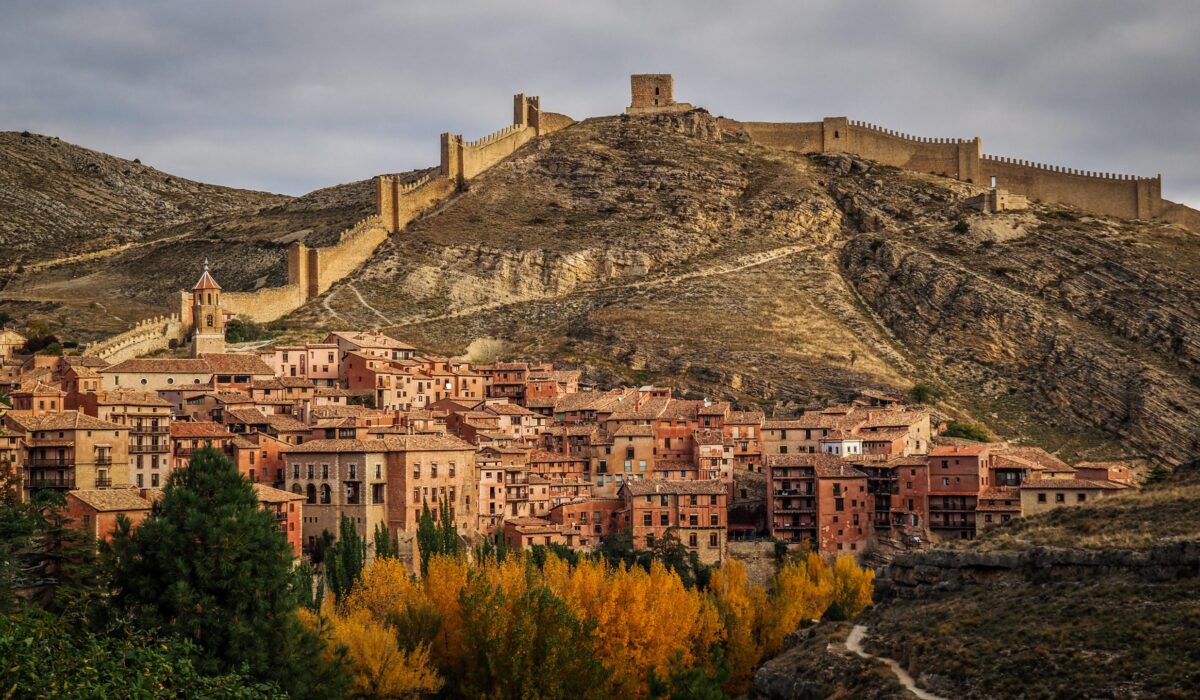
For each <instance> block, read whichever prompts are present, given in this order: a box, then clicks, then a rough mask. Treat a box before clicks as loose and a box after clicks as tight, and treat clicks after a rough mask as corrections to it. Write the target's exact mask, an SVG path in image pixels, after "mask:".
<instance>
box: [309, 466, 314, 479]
mask: <svg viewBox="0 0 1200 700" xmlns="http://www.w3.org/2000/svg"><path fill="white" fill-rule="evenodd" d="M308 478H310V479H311V478H313V465H311V464H310V465H308Z"/></svg>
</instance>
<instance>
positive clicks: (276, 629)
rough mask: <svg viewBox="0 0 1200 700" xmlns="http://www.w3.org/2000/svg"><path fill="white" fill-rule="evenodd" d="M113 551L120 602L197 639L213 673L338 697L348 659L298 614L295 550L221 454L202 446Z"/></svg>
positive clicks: (147, 622) (198, 662)
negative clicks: (330, 649)
mask: <svg viewBox="0 0 1200 700" xmlns="http://www.w3.org/2000/svg"><path fill="white" fill-rule="evenodd" d="M106 557H107V559H108V561H109V563H110V566H111V570H112V576H113V586H114V591H113V602H114V603H115V604H116V605H117V606H118V607H120V608H124V609H125V610H126V611H128V612H129V613H131V614H133V615H134V616H135V617H136V618H137V619H139V620H140V622H141V623H142V624H143V626H145V627H148V628H159V629H162V630H164V631H166V632H168V633H170V634H174V635H177V636H179V637H182V638H184V639H187V640H189V641H191V642H192V643H193V644H194V645H195V653H194V654H193V661H194V664H195V666H196V668H197V670H199V671H200V672H201V673H204V674H206V675H218V674H225V673H230V672H234V671H238V670H241V669H245V670H246V671H247V672H248V673H249V674H250V675H251V676H252V677H254V678H257V679H261V680H265V681H272V682H274V683H276V684H278V686H279V687H280V688H281V689H283V690H284V691H285V692H287V693H288V694H289V695H290V696H292V697H309V698H314V697H315V698H320V697H339V696H341V694H342V693H343V691H344V689H345V687H346V683H347V681H348V677H347V672H346V669H345V666H344V663H343V662H342V661H341V657H340V656H339V655H338V654H337V653H334V654H325V653H324V651H325V650H324V646H323V644H322V642H321V640H320V639H319V638H318V637H317V636H316V635H314V634H313V633H312V632H310V631H309V630H308V629H307V628H305V627H304V626H303V625H302V624H301V623H300V621H299V619H298V617H297V614H296V612H297V608H298V606H299V604H300V602H301V595H300V591H299V590H298V588H299V586H298V582H297V577H296V576H295V575H294V572H293V563H294V558H293V555H292V550H291V547H290V545H289V544H288V542H287V539H286V537H285V536H284V534H283V533H282V532H280V530H279V527H278V525H277V524H276V522H275V519H274V517H273V515H272V514H270V513H268V512H267V511H265V510H263V509H262V508H260V507H259V503H258V499H257V498H256V496H255V493H254V489H253V487H252V486H251V484H250V482H249V481H247V480H246V479H245V478H243V477H242V476H241V475H240V474H238V472H237V468H236V466H234V464H233V462H232V461H230V459H229V458H228V457H226V456H225V455H224V454H223V453H221V452H220V451H218V450H215V449H212V448H204V449H200V450H197V451H196V452H195V453H194V454H193V455H192V460H191V464H190V465H189V466H188V467H186V468H184V469H179V470H176V471H174V472H172V473H171V475H170V476H169V477H168V479H167V483H166V486H165V488H164V489H163V494H162V498H161V499H160V500H159V501H158V502H157V503H156V504H155V505H154V507H153V508H152V509H151V512H150V515H149V517H147V518H146V520H144V521H143V522H142V523H141V525H140V526H139V527H138V528H137V529H136V530H134V529H132V528H131V527H130V525H129V522H128V521H127V520H124V519H121V521H120V522H119V526H118V530H117V532H116V533H115V535H114V537H113V540H112V544H111V546H110V547H108V548H107V551H106Z"/></svg>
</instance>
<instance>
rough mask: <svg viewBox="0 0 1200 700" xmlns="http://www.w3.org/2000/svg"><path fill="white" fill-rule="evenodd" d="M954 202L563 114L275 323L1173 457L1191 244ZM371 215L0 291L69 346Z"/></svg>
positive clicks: (295, 208) (276, 267)
mask: <svg viewBox="0 0 1200 700" xmlns="http://www.w3.org/2000/svg"><path fill="white" fill-rule="evenodd" d="M122 162H123V161H122ZM21 167H24V166H21ZM976 191H978V189H977V188H974V187H973V186H971V185H969V184H967V183H962V182H958V181H955V180H950V179H946V178H940V177H935V176H931V175H922V174H917V173H911V172H902V171H899V170H896V169H894V168H889V167H884V166H880V165H878V164H875V163H872V162H869V161H865V160H861V159H856V158H852V157H849V156H845V155H832V156H825V155H814V156H809V155H801V154H795V153H791V152H784V151H778V150H773V149H769V148H765V147H762V146H758V145H755V144H751V143H748V142H746V141H745V140H743V139H742V138H741V137H739V136H738V135H736V134H728V133H724V132H722V131H721V130H720V129H719V128H718V126H717V121H716V120H715V119H712V118H711V117H710V116H708V115H707V113H705V112H703V111H697V112H691V113H686V114H679V115H660V116H655V117H640V118H628V117H603V118H597V119H589V120H586V121H584V122H581V123H579V124H576V125H574V126H571V127H569V128H567V129H564V130H562V131H559V132H556V133H554V134H552V135H550V136H548V137H544V138H541V139H538V140H537V141H535V142H534V143H531V144H530V145H529V146H527V147H525V148H523V149H521V150H520V151H518V152H517V153H515V154H514V155H513V156H512V157H510V158H508V159H507V160H505V161H503V162H502V163H500V164H499V165H497V166H496V167H494V168H492V169H491V170H489V171H488V172H486V173H484V174H483V175H482V176H480V177H478V178H476V179H475V180H472V181H471V182H470V184H469V187H468V189H467V191H465V192H462V193H459V194H457V195H455V196H453V197H451V198H450V199H449V200H447V201H446V202H444V203H443V204H441V205H440V206H439V207H438V208H436V209H435V210H433V211H431V212H429V213H428V214H426V215H425V216H424V217H423V218H421V219H419V220H418V221H416V222H414V223H413V224H411V225H410V226H409V227H408V228H407V229H405V230H404V231H402V232H401V233H399V234H398V235H396V236H394V237H392V238H391V239H390V240H389V241H387V242H386V243H384V245H383V246H382V247H381V248H380V249H379V250H378V251H377V254H376V255H375V257H374V258H373V259H372V260H370V261H369V262H368V263H366V264H365V265H363V266H362V267H361V268H359V269H358V270H357V271H355V272H354V273H353V274H352V275H350V276H349V277H348V278H347V279H346V280H344V281H343V282H342V283H340V284H337V285H335V286H334V287H333V288H331V289H330V290H329V291H328V292H327V293H326V294H325V295H323V296H322V297H320V298H318V299H317V300H315V301H314V302H312V303H311V304H309V305H308V306H306V307H304V308H302V309H300V310H298V311H297V312H295V313H294V314H292V315H291V316H289V317H287V318H285V319H283V321H282V322H281V323H280V324H279V326H280V327H281V328H284V329H286V331H287V332H286V333H285V335H284V336H283V338H282V339H284V340H303V339H312V338H316V337H318V336H320V335H321V334H323V333H324V332H325V331H327V330H330V329H334V328H338V329H340V328H346V327H374V328H380V329H383V330H385V331H387V332H389V333H392V334H393V335H396V336H397V337H401V338H404V339H406V340H407V341H409V342H411V343H413V344H415V345H418V346H420V347H422V348H424V349H427V350H429V351H431V352H438V353H445V354H451V355H458V354H462V353H463V352H464V351H465V349H466V348H467V347H468V346H469V345H470V343H471V342H473V341H474V340H476V339H478V338H483V337H491V338H497V339H499V340H500V341H501V344H502V346H503V347H505V348H506V351H505V355H506V356H509V357H527V358H533V359H549V360H553V361H556V362H559V363H563V364H567V365H571V366H579V367H583V368H585V369H587V370H588V371H589V373H590V374H591V376H592V377H593V378H595V379H597V380H598V381H600V382H601V383H609V382H634V383H647V382H655V383H659V384H665V385H670V386H673V387H675V388H676V389H678V390H680V391H681V392H684V393H704V394H707V395H709V396H713V397H727V398H731V399H734V400H737V401H740V402H743V403H753V404H758V405H762V406H763V407H764V408H766V409H767V410H768V411H775V412H786V411H788V410H791V409H794V408H797V407H800V406H814V405H819V404H824V403H828V402H833V401H838V400H844V399H846V398H848V397H849V396H850V395H851V394H852V393H853V392H855V391H857V390H858V389H859V388H862V387H865V386H870V387H876V388H883V389H889V390H894V391H901V392H903V391H905V390H906V389H907V388H908V387H910V386H911V385H912V383H914V382H917V381H924V382H930V383H933V384H935V385H937V386H938V387H940V388H942V389H943V390H944V391H945V393H946V398H945V400H944V403H943V405H942V408H943V409H944V410H946V411H948V412H950V413H952V414H955V415H959V416H965V417H969V418H973V419H975V420H979V421H981V422H984V423H986V424H987V425H989V426H990V427H992V428H993V429H994V430H996V431H997V432H999V433H1001V434H1002V435H1004V436H1007V437H1019V438H1025V439H1028V440H1032V441H1035V442H1037V443H1038V444H1041V445H1043V446H1045V447H1047V448H1048V449H1050V450H1057V451H1058V452H1059V454H1060V456H1062V457H1064V458H1067V459H1074V458H1077V457H1084V456H1086V457H1091V458H1094V459H1103V458H1108V457H1117V456H1122V455H1124V456H1130V455H1132V456H1153V457H1157V458H1160V459H1164V460H1167V461H1172V462H1179V461H1183V460H1185V459H1186V458H1187V456H1188V455H1190V454H1195V453H1197V452H1198V451H1200V421H1198V420H1197V418H1200V342H1198V339H1197V332H1198V329H1200V323H1198V322H1197V321H1198V318H1200V308H1198V304H1200V288H1198V287H1197V285H1196V283H1195V282H1194V281H1193V280H1194V279H1195V278H1196V273H1197V272H1198V271H1200V262H1197V261H1200V242H1198V239H1197V237H1196V236H1195V235H1194V234H1192V233H1189V232H1187V231H1185V230H1184V229H1182V228H1179V227H1176V226H1172V225H1168V224H1164V223H1159V222H1133V221H1125V220H1118V219H1111V218H1106V217H1097V216H1089V215H1086V214H1083V213H1081V212H1078V211H1076V210H1072V209H1069V208H1066V207H1061V206H1043V205H1035V206H1034V207H1033V208H1032V209H1030V210H1029V211H1024V212H1011V213H1006V214H1003V215H994V216H984V215H982V214H978V213H976V212H973V211H972V210H970V209H969V208H967V207H966V205H965V203H964V200H965V199H966V198H967V197H968V196H970V195H971V194H973V193H974V192H976ZM252 194H254V196H265V195H257V194H256V193H252ZM47 196H49V197H52V198H57V197H61V196H65V195H62V194H53V195H51V194H48V195H47ZM246 197H247V198H248V199H250V200H253V197H251V195H250V194H247V195H246ZM269 197H274V196H269ZM373 207H374V193H373V191H372V189H371V185H370V181H361V182H358V183H352V184H350V185H345V186H339V187H335V188H329V189H328V190H322V191H319V192H317V193H313V194H312V195H307V196H305V197H302V198H295V199H285V198H274V199H271V200H270V201H266V202H259V201H257V200H253V201H252V202H251V203H250V204H248V205H247V206H246V207H244V208H241V209H234V210H230V211H213V212H211V213H209V212H206V213H205V214H204V215H203V216H200V217H198V218H195V219H191V220H188V221H184V222H182V223H180V222H177V221H175V220H173V219H170V217H165V219H166V221H165V223H164V226H165V228H164V229H163V230H162V232H160V233H159V234H158V235H177V236H178V238H176V239H171V240H166V241H165V242H162V243H158V244H155V245H148V246H145V247H141V248H136V249H130V250H126V251H122V252H118V253H116V254H113V255H110V256H107V257H104V258H102V259H97V260H87V261H77V262H70V263H68V264H61V265H57V266H55V267H52V268H50V269H47V270H44V271H39V272H37V273H36V274H35V273H31V272H28V271H26V272H24V273H17V272H12V273H10V274H9V276H8V278H7V280H6V286H5V288H4V289H3V291H2V292H0V301H2V302H3V307H4V308H5V309H6V310H9V312H10V313H13V314H14V315H15V316H17V317H21V318H29V317H43V318H48V319H50V320H51V321H53V322H54V323H55V324H57V326H56V327H57V328H60V329H61V330H62V333H63V334H65V335H68V336H70V335H72V334H74V335H75V336H77V337H78V339H79V340H87V339H90V338H91V337H95V336H97V335H103V334H106V333H112V332H116V331H118V330H122V329H123V328H125V327H127V326H128V325H129V324H130V323H132V321H133V320H135V319H136V318H139V317H143V316H147V315H151V314H154V313H163V312H169V311H171V310H172V307H171V304H172V303H173V299H175V294H176V291H177V290H178V289H180V288H183V287H186V286H188V285H189V284H191V282H192V281H193V280H194V278H195V276H196V272H197V265H198V264H199V260H200V259H201V258H203V257H204V256H206V255H207V256H209V257H210V258H211V259H212V261H213V270H214V274H215V275H216V277H217V279H218V280H219V281H220V282H221V283H222V285H223V286H225V288H226V289H234V290H246V289H254V288H257V287H260V286H263V285H275V284H280V283H281V282H282V281H283V280H284V278H285V275H286V271H285V262H284V260H285V250H286V246H287V245H288V244H289V243H290V242H292V241H294V240H303V241H307V242H309V243H311V244H319V243H328V242H329V241H331V240H332V237H335V236H336V234H337V232H338V231H340V230H341V229H342V228H344V227H345V226H348V225H350V224H352V223H354V222H355V221H357V220H358V219H360V218H361V217H362V216H363V215H366V214H368V213H370V212H371V211H372V210H373ZM46 235H51V234H50V233H49V232H47V233H46ZM60 247H62V246H61V245H60ZM98 305H99V306H98Z"/></svg>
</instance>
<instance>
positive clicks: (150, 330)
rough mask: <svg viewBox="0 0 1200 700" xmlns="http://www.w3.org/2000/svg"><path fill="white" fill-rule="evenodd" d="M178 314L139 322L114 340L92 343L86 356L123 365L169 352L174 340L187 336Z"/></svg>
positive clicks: (84, 350)
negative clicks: (154, 353) (167, 349)
mask: <svg viewBox="0 0 1200 700" xmlns="http://www.w3.org/2000/svg"><path fill="white" fill-rule="evenodd" d="M187 328H188V327H187V326H185V325H184V324H183V322H182V321H181V319H180V317H179V315H178V314H171V315H170V316H155V317H154V318H147V319H143V320H141V321H138V322H137V324H135V325H134V327H133V328H130V329H129V330H127V331H125V332H124V333H118V334H117V335H114V336H112V337H111V338H105V339H104V340H101V341H98V342H95V343H89V344H88V345H86V346H84V348H83V354H84V355H88V356H91V357H99V358H101V359H103V360H107V361H108V362H110V363H112V364H116V363H118V362H123V361H125V360H128V359H132V358H134V357H139V356H141V355H145V354H147V353H151V352H155V351H158V350H163V349H166V348H167V347H169V346H170V344H171V341H173V340H174V341H176V342H178V341H182V340H183V338H184V336H185V335H186V333H187Z"/></svg>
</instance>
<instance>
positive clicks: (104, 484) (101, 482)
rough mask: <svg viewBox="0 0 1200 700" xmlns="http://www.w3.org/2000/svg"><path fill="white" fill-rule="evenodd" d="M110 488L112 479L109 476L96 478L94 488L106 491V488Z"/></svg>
mask: <svg viewBox="0 0 1200 700" xmlns="http://www.w3.org/2000/svg"><path fill="white" fill-rule="evenodd" d="M110 486H112V477H111V476H98V477H96V488H98V489H106V488H109V487H110Z"/></svg>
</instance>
